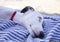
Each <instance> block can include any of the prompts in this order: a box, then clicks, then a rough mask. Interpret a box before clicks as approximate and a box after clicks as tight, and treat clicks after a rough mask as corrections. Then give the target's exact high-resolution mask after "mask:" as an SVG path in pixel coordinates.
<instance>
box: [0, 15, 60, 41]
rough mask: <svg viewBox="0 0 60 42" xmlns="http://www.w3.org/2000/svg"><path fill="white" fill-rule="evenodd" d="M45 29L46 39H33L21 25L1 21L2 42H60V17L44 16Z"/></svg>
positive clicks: (0, 36) (0, 38) (0, 39)
mask: <svg viewBox="0 0 60 42" xmlns="http://www.w3.org/2000/svg"><path fill="white" fill-rule="evenodd" d="M43 29H44V33H45V37H44V39H40V38H32V37H31V35H29V32H28V31H27V29H26V28H25V27H24V26H22V25H21V24H17V23H15V22H13V21H10V20H0V42H25V41H26V42H59V41H60V16H59V15H52V16H51V15H44V22H43ZM28 35H29V36H28Z"/></svg>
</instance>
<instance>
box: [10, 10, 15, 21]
mask: <svg viewBox="0 0 60 42" xmlns="http://www.w3.org/2000/svg"><path fill="white" fill-rule="evenodd" d="M15 15H16V11H15V12H13V14H12V16H11V18H10V20H12V21H13V18H14V16H15Z"/></svg>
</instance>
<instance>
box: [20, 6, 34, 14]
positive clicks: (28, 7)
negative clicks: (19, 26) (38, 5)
mask: <svg viewBox="0 0 60 42" xmlns="http://www.w3.org/2000/svg"><path fill="white" fill-rule="evenodd" d="M28 10H32V11H34V8H32V7H31V6H26V7H25V8H23V9H22V10H21V13H25V12H27V11H28Z"/></svg>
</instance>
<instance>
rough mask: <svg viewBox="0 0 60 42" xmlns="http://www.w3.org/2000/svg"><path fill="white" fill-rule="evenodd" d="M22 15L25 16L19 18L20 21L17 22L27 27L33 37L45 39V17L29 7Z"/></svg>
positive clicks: (22, 11)
mask: <svg viewBox="0 0 60 42" xmlns="http://www.w3.org/2000/svg"><path fill="white" fill-rule="evenodd" d="M20 13H23V14H22V15H21V14H20V15H19V16H17V17H18V18H19V19H18V18H15V19H16V21H18V23H22V24H23V25H24V26H26V27H27V29H28V31H29V32H30V34H31V35H32V37H38V38H43V37H44V32H43V28H42V23H43V16H42V15H41V14H40V13H39V12H38V11H35V10H34V9H33V8H32V7H30V6H27V7H25V8H24V9H22V10H21V12H20Z"/></svg>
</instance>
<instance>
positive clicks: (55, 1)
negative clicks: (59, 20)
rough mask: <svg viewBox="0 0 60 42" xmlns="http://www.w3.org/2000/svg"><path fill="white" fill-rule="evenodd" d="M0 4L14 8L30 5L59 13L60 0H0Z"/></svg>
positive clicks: (44, 10)
mask: <svg viewBox="0 0 60 42" xmlns="http://www.w3.org/2000/svg"><path fill="white" fill-rule="evenodd" d="M0 6H5V7H9V8H14V9H23V8H24V7H25V6H32V7H33V8H35V9H36V10H38V11H40V12H45V13H59V14H60V0H0Z"/></svg>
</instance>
